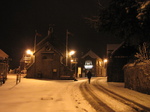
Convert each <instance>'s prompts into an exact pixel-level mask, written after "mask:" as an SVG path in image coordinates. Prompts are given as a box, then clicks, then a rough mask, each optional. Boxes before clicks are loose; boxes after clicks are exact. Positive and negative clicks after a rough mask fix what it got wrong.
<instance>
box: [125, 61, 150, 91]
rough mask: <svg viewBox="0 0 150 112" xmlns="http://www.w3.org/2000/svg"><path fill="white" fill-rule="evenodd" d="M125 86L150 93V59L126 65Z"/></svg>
mask: <svg viewBox="0 0 150 112" xmlns="http://www.w3.org/2000/svg"><path fill="white" fill-rule="evenodd" d="M124 79H125V80H124V81H125V88H129V89H133V90H136V91H139V92H142V93H146V94H150V61H145V62H140V63H136V64H135V63H134V64H127V65H125V67H124Z"/></svg>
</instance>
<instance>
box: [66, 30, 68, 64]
mask: <svg viewBox="0 0 150 112" xmlns="http://www.w3.org/2000/svg"><path fill="white" fill-rule="evenodd" d="M66 66H68V29H67V30H66Z"/></svg>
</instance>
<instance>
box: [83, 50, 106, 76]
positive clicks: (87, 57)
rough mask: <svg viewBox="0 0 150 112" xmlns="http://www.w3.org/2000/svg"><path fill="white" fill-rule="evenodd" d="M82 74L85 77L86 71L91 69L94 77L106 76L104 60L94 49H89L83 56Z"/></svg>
mask: <svg viewBox="0 0 150 112" xmlns="http://www.w3.org/2000/svg"><path fill="white" fill-rule="evenodd" d="M80 61H81V65H80V66H81V76H80V77H85V76H86V73H87V72H88V71H89V70H90V71H91V72H92V74H93V76H94V77H102V76H106V72H105V71H106V69H105V68H104V66H103V65H104V64H103V60H102V59H101V58H100V57H99V56H98V55H97V54H95V53H94V52H93V51H92V50H89V51H88V52H87V53H86V54H84V55H83V56H82V57H81V60H80Z"/></svg>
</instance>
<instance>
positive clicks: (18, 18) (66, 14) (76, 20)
mask: <svg viewBox="0 0 150 112" xmlns="http://www.w3.org/2000/svg"><path fill="white" fill-rule="evenodd" d="M101 1H102V0H101ZM101 3H102V4H107V2H106V1H105V2H104V1H102V2H101ZM1 11H2V13H1V17H0V22H1V26H0V28H1V34H0V37H1V40H0V49H2V50H4V51H5V52H6V53H7V54H8V55H9V56H10V58H12V63H13V67H18V66H19V60H20V58H21V56H22V54H23V52H24V51H25V50H26V49H28V48H32V47H33V43H34V42H33V40H34V35H35V30H37V31H38V33H40V34H42V37H41V39H42V38H44V37H45V36H46V35H47V30H48V28H49V24H54V25H55V26H54V32H55V35H56V37H58V39H60V40H61V41H62V42H63V41H64V40H65V35H66V34H65V33H66V30H67V29H68V30H69V32H71V33H73V34H74V35H73V36H72V37H70V38H69V47H70V48H71V49H75V50H77V52H78V53H80V52H85V51H87V50H89V49H92V50H93V51H94V52H96V53H97V54H98V55H99V56H100V57H101V58H103V56H104V55H105V50H106V43H113V41H114V38H112V36H111V35H107V34H104V33H99V32H97V31H96V30H95V29H93V28H91V27H90V26H89V25H88V24H87V23H86V22H85V20H84V19H83V18H84V17H92V16H97V15H98V3H97V0H6V1H4V0H3V4H1Z"/></svg>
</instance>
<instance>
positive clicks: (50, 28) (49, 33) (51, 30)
mask: <svg viewBox="0 0 150 112" xmlns="http://www.w3.org/2000/svg"><path fill="white" fill-rule="evenodd" d="M52 33H53V28H52V27H49V29H48V36H49V35H51V34H52Z"/></svg>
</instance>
